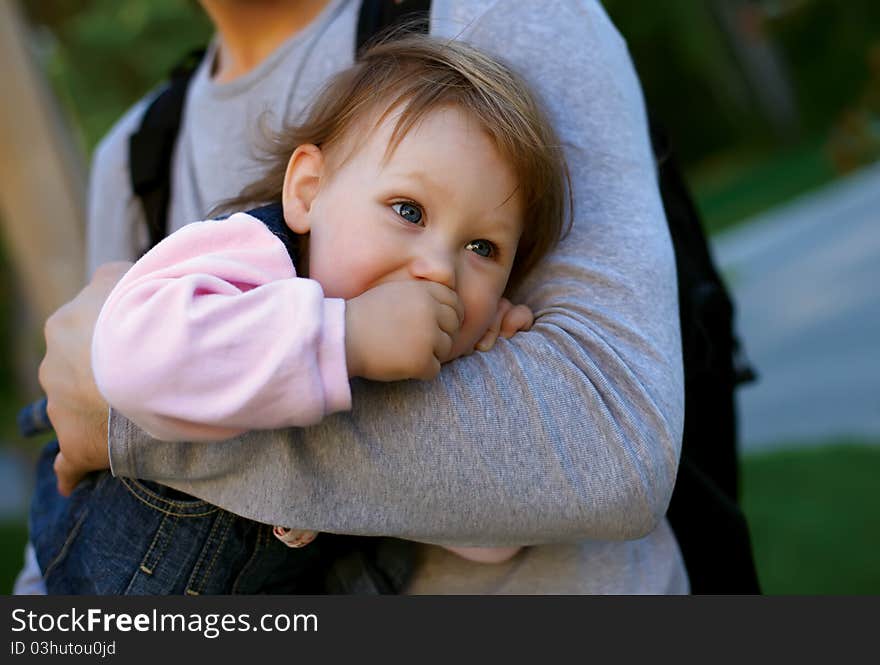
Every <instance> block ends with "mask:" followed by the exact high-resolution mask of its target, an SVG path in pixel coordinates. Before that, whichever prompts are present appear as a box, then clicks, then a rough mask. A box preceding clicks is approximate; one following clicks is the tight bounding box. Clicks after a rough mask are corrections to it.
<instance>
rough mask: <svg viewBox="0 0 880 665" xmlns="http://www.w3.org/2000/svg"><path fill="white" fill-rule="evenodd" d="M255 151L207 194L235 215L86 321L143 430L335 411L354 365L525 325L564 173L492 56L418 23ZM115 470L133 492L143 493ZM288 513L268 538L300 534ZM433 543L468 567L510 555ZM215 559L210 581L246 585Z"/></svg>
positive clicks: (468, 346)
mask: <svg viewBox="0 0 880 665" xmlns="http://www.w3.org/2000/svg"><path fill="white" fill-rule="evenodd" d="M272 159H273V160H274V163H271V164H270V167H269V169H268V171H267V174H268V175H267V176H266V177H265V178H264V179H262V180H261V181H259V182H257V183H255V184H254V185H252V186H251V187H249V188H247V189H246V190H245V191H244V192H243V193H242V195H241V196H240V197H238V198H236V199H235V200H233V201H231V202H228V203H227V204H226V205H225V206H224V209H236V210H246V212H236V213H234V214H231V215H229V216H227V217H224V218H222V219H214V220H210V221H205V222H197V223H193V224H190V225H188V226H186V227H184V228H183V229H181V230H180V231H178V232H177V233H174V234H173V235H171V236H170V237H168V238H167V239H166V240H164V241H163V242H161V243H159V244H158V245H157V246H156V247H155V248H153V249H152V250H151V251H150V252H148V253H147V254H146V255H144V257H143V258H142V259H141V260H139V261H138V262H137V263H136V264H135V265H134V266H133V267H132V268H131V270H130V271H129V272H128V273H127V274H126V275H125V276H124V277H123V279H122V280H121V281H120V282H119V284H118V285H117V286H116V288H115V289H114V290H113V292H112V293H111V294H110V296H109V298H108V299H107V302H106V303H105V305H104V308H103V310H102V312H101V315H100V317H99V319H98V322H97V325H96V329H95V335H94V340H93V348H92V360H93V369H94V373H95V379H96V383H97V385H98V388H99V389H100V391H101V392H102V394H103V395H104V396H105V398H106V399H107V401H108V402H109V404H110V405H111V406H113V407H114V408H115V409H117V410H119V411H120V412H121V413H123V414H125V415H126V416H127V417H128V418H129V419H130V420H132V421H133V422H134V423H136V424H137V425H138V426H140V427H141V428H143V429H144V430H146V431H147V432H149V433H150V434H151V435H153V436H154V437H155V438H158V439H167V440H192V441H214V440H219V439H226V438H230V437H234V436H236V435H238V434H240V433H242V432H244V431H247V430H251V429H278V428H285V427H304V426H308V425H312V424H315V423H317V422H319V421H320V420H321V419H322V418H324V417H326V416H328V415H330V414H332V413H335V412H340V411H346V410H348V409H350V408H351V392H350V386H349V381H350V379H352V378H354V377H360V378H362V379H369V380H376V381H396V380H404V379H430V378H433V377H435V376H436V375H437V374H438V372H439V370H440V366H441V364H443V363H445V362H448V361H451V360H453V359H455V358H457V357H460V356H462V355H465V354H468V353H471V352H472V351H473V350H474V349H478V350H487V349H488V348H491V346H492V345H493V344H494V342H495V340H496V338H497V336H498V335H499V334H501V335H502V336H504V337H510V336H512V335H513V334H514V333H515V332H517V331H520V330H528V328H529V327H530V326H531V324H532V314H531V312H530V311H529V310H528V308H526V307H524V306H517V307H514V306H512V305H511V303H510V302H509V301H508V300H507V299H506V298H505V297H504V296H505V294H509V293H510V292H511V291H512V290H513V289H514V288H515V287H516V286H517V285H518V284H519V283H520V282H521V280H522V279H523V277H524V276H525V275H526V274H527V273H528V271H529V270H530V269H531V268H532V267H533V266H534V265H535V264H536V263H537V262H538V261H539V260H540V259H541V258H542V257H543V256H544V254H546V252H547V251H548V250H549V249H550V248H551V247H552V246H553V245H554V243H556V242H557V240H558V239H559V237H560V235H561V233H562V229H563V219H564V216H565V212H566V205H567V203H568V202H567V199H566V196H567V190H566V179H567V171H566V168H565V164H564V161H563V159H562V156H561V151H560V146H559V144H558V141H557V139H556V138H555V136H554V133H553V131H552V128H551V126H550V124H549V122H548V121H547V120H546V118H545V117H544V116H543V114H542V113H541V111H540V109H539V108H538V106H537V104H536V103H535V101H534V99H533V97H532V95H531V93H530V92H529V90H528V89H527V87H526V86H525V85H524V84H523V83H522V81H520V80H519V78H518V77H516V76H515V75H514V74H512V73H511V72H510V71H509V70H508V69H507V68H505V67H504V66H503V65H501V64H500V63H498V62H497V61H495V60H493V59H491V58H489V57H488V56H486V55H484V54H482V53H480V52H479V51H476V50H475V49H473V48H471V47H468V46H466V45H464V44H462V43H458V42H448V43H447V42H440V41H438V40H435V39H432V38H429V37H424V36H413V37H407V38H404V39H400V40H396V41H393V42H389V43H385V44H380V45H378V46H376V47H374V48H372V49H371V50H370V51H368V52H367V53H366V54H365V55H364V56H363V57H362V58H361V59H360V60H359V61H358V62H357V63H356V64H355V65H354V66H353V67H351V68H349V69H348V70H345V71H344V72H342V73H341V74H339V75H337V76H336V77H335V78H334V79H333V80H332V81H331V82H330V84H329V85H328V86H327V87H326V88H325V90H324V91H323V92H322V93H321V95H320V96H319V97H318V98H317V99H316V101H315V103H314V104H313V106H312V108H311V110H310V112H309V114H308V117H307V118H306V120H305V122H304V123H302V124H300V125H297V126H295V127H292V128H290V129H288V130H287V131H285V132H283V133H282V134H281V135H279V136H278V137H276V139H275V142H274V147H273V158H272ZM255 206H256V207H255ZM114 480H115V479H114ZM107 482H112V481H107ZM119 482H122V483H123V484H124V485H125V486H126V487H127V488H128V489H129V490H131V491H132V495H133V496H135V498H136V499H139V500H140V501H141V502H143V501H144V500H145V499H144V496H149V494H151V493H153V492H149V489H148V488H146V487H144V486H143V485H142V484H140V485H139V484H138V481H133V480H129V479H120V480H119ZM138 489H139V490H140V495H138V494H137V492H136V490H138ZM145 489H147V490H148V494H146V495H145V494H144V490H145ZM74 496H76V493H75V494H74ZM39 499H40V497H39V495H38V497H37V499H36V500H35V501H39ZM149 501H150V500H149V499H147V502H149ZM205 505H207V504H205ZM114 510H115V507H114V506H108V505H104V506H103V508H102V511H103V512H102V513H100V514H96V513H95V512H94V511H92V516H91V517H90V518H89V519H92V520H95V519H98V520H100V519H101V516H102V515H107V514H108V513H110V512H113V511H114ZM37 512H39V511H37ZM50 512H51V513H52V514H53V515H56V516H57V513H58V511H57V510H55V511H54V512H52V511H50ZM62 512H63V511H62ZM238 519H241V520H244V518H238ZM52 526H53V528H56V529H57V528H58V526H59V525H58V524H53V525H52ZM296 526H297V527H300V529H298V530H291V529H286V528H280V527H276V528H275V534H276V535H277V536H278V537H279V538H280V539H281V540H283V541H284V542H285V543H286V544H288V545H290V546H293V547H301V546H303V545H305V544H308V543H309V542H311V541H312V540H313V539H314V535H315V534H314V532H313V531H307V530H302V528H308V526H309V525H296ZM128 528H130V529H132V530H134V531H137V530H138V528H139V527H138V525H137V524H131V525H129V527H128ZM63 530H64V529H63V527H62V531H63ZM71 530H72V527H71ZM158 531H161V525H160V527H158V529H157V534H155V536H154V537H153V538H152V542H151V544H150V545H149V547H150V548H151V549H153V548H154V547H155V541H156V538H158V535H159V534H158ZM227 531H228V529H227ZM211 533H212V534H213V529H212V530H211ZM151 535H152V534H151ZM71 537H73V536H72V535H71ZM201 537H202V538H203V539H209V538H210V536H209V535H204V536H201ZM34 540H35V545H36V549H37V555H38V560H40V563H41V568H42V570H43V572H44V574H46V573H47V571H46V567H44V566H45V565H44V561H48V560H50V559H51V560H52V567H53V569H54V572H55V573H56V575H55V577H56V578H57V579H58V580H60V581H59V583H58V584H57V585H56V589H55V590H54V591H53V589H52V585H51V584H50V581H51V580H50V578H49V577H48V576H47V586H48V587H49V591H50V592H56V593H58V592H66V593H76V592H78V591H77V590H76V589H72V588H71V587H70V585H68V584H67V583H66V582H64V581H61V580H64V579H65V578H67V576H66V575H65V574H63V569H64V566H65V564H64V563H63V561H59V557H60V556H61V552H60V550H61V549H65V547H64V546H59V545H58V543H57V540H58V539H55V540H56V543H55V546H54V549H55V550H59V551H55V552H42V553H41V551H40V550H41V547H40V542H41V539H40V538H34ZM323 540H324V538H323V537H322V539H321V540H320V541H318V542H321V541H323ZM145 542H150V539H149V538H146V539H145ZM316 546H317V543H316V545H315V546H313V547H312V548H309V549H310V550H311V549H313V548H314V547H316ZM44 549H45V548H44ZM48 549H53V548H52V547H51V546H49V548H48ZM66 549H71V548H70V547H67V548H66ZM73 549H75V548H73ZM196 549H198V548H196ZM450 549H452V551H454V552H456V553H458V554H459V555H461V556H464V557H467V558H469V559H472V560H477V561H486V562H489V561H502V560H505V559H507V558H509V557H510V556H513V554H515V553H516V551H517V548H450ZM41 554H42V556H41ZM202 554H204V552H202ZM336 554H338V551H337V550H333V552H331V553H329V554H328V556H330V555H332V556H335V555H336ZM53 555H54V558H53ZM64 556H65V557H66V558H67V559H70V558H71V554H70V553H67V554H65V555H64ZM380 559H381V557H379V558H378V559H377V561H379V563H378V564H376V561H373V562H371V563H372V564H373V565H378V566H379V567H380V568H381V565H382V564H381V560H380ZM91 564H92V565H93V566H94V565H98V564H96V563H95V562H94V561H92V562H91ZM196 567H198V566H197V565H196ZM142 568H143V566H141V569H142ZM212 568H213V567H212ZM226 568H227V569H228V570H226V572H225V573H224V578H223V581H222V583H221V582H216V583H215V584H214V586H212V587H210V588H212V589H220V592H224V591H223V589H224V588H226V589H229V588H235V589H241V588H247V586H246V585H245V586H244V587H242V585H241V584H240V583H239V582H240V580H239V576H240V575H241V570H239V569H237V567H236V565H235V564H229V565H227V566H226ZM367 568H369V566H367ZM135 572H136V571H135ZM151 574H154V573H151ZM224 584H225V585H226V586H225V587H224ZM174 588H176V587H172V586H169V587H168V591H167V592H174V590H173V589H174ZM186 589H187V590H190V587H189V586H187V587H186ZM126 591H127V592H130V591H131V587H130V585H129V587H128V588H127V589H126Z"/></svg>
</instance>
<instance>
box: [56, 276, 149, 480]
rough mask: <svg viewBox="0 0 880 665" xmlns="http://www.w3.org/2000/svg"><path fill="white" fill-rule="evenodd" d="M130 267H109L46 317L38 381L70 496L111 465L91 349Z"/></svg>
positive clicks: (104, 407)
mask: <svg viewBox="0 0 880 665" xmlns="http://www.w3.org/2000/svg"><path fill="white" fill-rule="evenodd" d="M131 265H132V264H131V263H125V262H117V263H107V264H105V265H103V266H101V267H100V268H98V270H97V271H95V275H94V277H93V278H92V281H91V282H90V283H89V284H88V285H87V286H86V287H85V288H84V289H83V290H82V291H80V292H79V294H77V296H76V297H75V298H74V299H73V300H71V301H70V302H69V303H67V304H66V305H63V306H62V307H61V308H60V309H58V311H56V312H55V313H54V314H52V316H50V317H49V318H48V320H47V321H46V326H45V336H46V355H45V357H44V358H43V362H42V363H40V371H39V381H40V385H41V386H42V387H43V390H44V391H45V393H46V399H47V404H46V411H47V413H48V414H49V420H50V421H51V422H52V426H53V428H54V429H55V434H56V435H57V436H58V443H59V446H60V448H61V452H60V453H58V455H57V456H56V458H55V474H56V475H57V477H58V491H59V492H60V493H61V494H63V495H64V496H68V495H69V494H70V493H71V492H72V491H73V489H74V487H76V485H77V483H78V482H79V481H80V480H81V479H82V477H83V476H84V475H85V474H86V473H88V472H90V471H95V470H98V469H106V468H108V467H109V466H110V456H109V452H108V449H107V411H108V409H107V403H106V402H105V401H104V399H103V398H102V397H101V394H100V393H99V392H98V389H97V387H96V386H95V379H94V377H93V376H92V362H91V345H92V333H93V332H94V330H95V321H96V320H97V318H98V314H99V313H100V311H101V307H102V305H103V304H104V301H105V300H106V299H107V296H108V295H109V293H110V291H111V290H112V289H113V287H114V286H115V285H116V282H118V281H119V279H120V278H121V277H122V275H124V274H125V272H126V271H127V270H128V269H129V268H130V267H131Z"/></svg>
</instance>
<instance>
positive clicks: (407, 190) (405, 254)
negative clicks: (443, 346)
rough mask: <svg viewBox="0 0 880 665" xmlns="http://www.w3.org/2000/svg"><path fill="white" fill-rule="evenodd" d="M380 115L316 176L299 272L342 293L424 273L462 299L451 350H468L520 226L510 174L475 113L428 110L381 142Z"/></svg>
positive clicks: (497, 292)
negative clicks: (305, 258) (347, 152)
mask: <svg viewBox="0 0 880 665" xmlns="http://www.w3.org/2000/svg"><path fill="white" fill-rule="evenodd" d="M395 120H396V116H394V117H391V118H389V119H386V120H385V121H384V122H383V123H382V124H381V125H380V126H379V127H378V128H376V130H375V131H373V132H372V134H371V135H370V136H369V138H368V139H367V140H366V142H364V144H363V145H362V146H360V147H358V148H357V149H356V150H355V152H354V153H353V154H352V155H351V156H349V158H348V159H347V160H345V161H343V162H342V164H341V165H339V166H338V167H337V168H335V169H334V170H333V172H332V175H330V176H329V178H324V179H323V180H322V182H321V185H320V189H319V191H318V193H317V195H316V196H315V199H314V200H313V202H312V205H311V207H310V210H309V212H308V215H309V222H310V226H311V237H310V240H309V277H311V278H312V279H316V280H317V281H318V282H320V283H321V285H322V286H323V288H324V294H325V296H326V297H331V298H345V299H350V298H353V297H355V296H358V295H360V294H362V293H363V292H365V291H367V290H368V289H370V288H372V287H374V286H377V285H379V284H382V283H385V282H391V281H396V280H411V279H417V280H431V281H435V282H439V283H441V284H444V285H446V286H447V287H449V288H451V289H453V290H454V291H455V292H456V293H457V294H458V297H459V299H460V300H461V302H462V304H463V306H464V320H463V323H462V327H461V329H460V330H459V332H458V334H457V335H456V336H455V338H454V344H453V350H452V357H453V358H455V357H458V356H460V355H463V354H465V353H468V352H469V351H470V350H471V349H473V346H474V344H475V343H476V342H477V341H478V340H479V339H480V338H481V337H482V336H483V334H484V333H485V331H486V330H487V329H488V327H489V325H490V324H491V322H492V319H493V317H494V315H495V312H496V309H497V307H498V301H499V299H500V298H501V296H502V294H503V293H504V289H505V286H506V285H507V278H508V276H509V274H510V269H511V267H512V265H513V259H514V256H515V254H516V247H517V243H518V242H519V237H520V235H521V233H522V227H523V219H522V216H523V213H522V204H521V201H520V197H519V196H518V195H517V193H516V184H517V183H516V179H515V177H514V173H513V171H512V169H511V168H510V166H509V165H508V164H506V163H505V162H504V161H502V159H501V157H500V155H499V154H498V151H497V150H496V148H495V146H494V144H493V142H492V140H491V139H490V138H489V136H488V135H487V134H485V132H484V131H483V130H482V128H481V127H480V126H479V124H478V123H477V121H476V120H474V119H473V118H471V117H470V116H468V115H467V114H466V113H464V112H462V111H460V110H458V109H454V108H450V109H441V110H438V111H434V112H432V113H430V114H429V115H428V116H427V117H426V118H424V120H423V121H422V122H420V123H419V124H417V125H416V126H414V127H413V128H412V129H411V130H410V131H409V133H408V134H407V135H406V136H405V137H404V138H403V139H402V141H401V142H400V143H399V145H398V146H397V148H396V150H395V151H394V152H393V153H392V155H391V156H390V158H387V156H386V148H387V146H388V143H389V139H390V137H391V133H392V131H393V128H394V122H395Z"/></svg>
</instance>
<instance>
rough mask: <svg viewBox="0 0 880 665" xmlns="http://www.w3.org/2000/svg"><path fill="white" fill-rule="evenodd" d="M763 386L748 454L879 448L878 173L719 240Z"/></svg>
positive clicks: (752, 414) (744, 429)
mask: <svg viewBox="0 0 880 665" xmlns="http://www.w3.org/2000/svg"><path fill="white" fill-rule="evenodd" d="M713 246H714V251H715V256H716V258H717V260H718V263H719V264H720V265H721V267H722V269H723V270H724V273H725V275H726V276H727V279H728V283H729V285H730V286H731V288H732V290H733V293H734V298H735V300H736V305H737V313H738V317H737V327H738V329H739V332H740V336H741V337H742V338H743V340H744V342H745V346H746V350H747V353H748V355H749V357H750V358H751V360H752V362H753V364H754V365H755V367H756V368H757V370H758V372H759V374H760V381H759V382H758V383H756V384H752V385H751V386H747V387H745V388H743V389H742V390H741V391H740V393H739V404H740V421H741V439H742V446H743V450H746V451H749V450H759V449H763V448H767V447H771V446H774V445H778V444H783V443H790V442H798V443H802V444H809V443H812V442H815V443H821V442H823V441H826V440H827V439H828V438H830V437H836V436H847V435H852V436H855V437H863V438H866V437H870V438H874V439H875V440H880V164H876V165H874V166H872V167H869V168H867V169H865V170H863V171H860V172H859V173H857V174H855V175H853V176H850V177H848V178H846V179H845V180H841V181H837V182H835V183H833V184H832V185H830V186H828V187H827V188H824V189H822V190H819V191H816V192H813V193H810V194H808V195H806V196H803V197H802V198H799V199H797V200H796V201H794V202H792V203H790V204H787V205H785V206H783V207H780V208H776V209H774V210H772V211H769V212H767V213H765V214H762V215H760V216H759V217H756V218H755V219H753V220H752V221H751V222H750V223H748V224H747V225H744V226H741V227H738V228H736V229H734V230H732V231H731V232H729V233H726V234H722V235H720V236H718V237H716V238H714V239H713Z"/></svg>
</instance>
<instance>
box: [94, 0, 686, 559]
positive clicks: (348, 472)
mask: <svg viewBox="0 0 880 665" xmlns="http://www.w3.org/2000/svg"><path fill="white" fill-rule="evenodd" d="M436 4H437V5H438V6H439V5H442V4H443V3H442V2H439V3H436ZM449 5H450V6H452V7H453V9H456V8H457V9H460V10H461V13H458V14H456V15H455V16H454V17H453V16H452V15H451V14H450V15H449V16H437V15H435V17H434V23H435V25H436V27H437V29H438V30H439V31H440V32H441V33H444V32H445V33H446V34H449V35H452V34H457V33H458V32H459V31H460V29H461V27H462V24H463V23H464V24H466V25H467V26H468V28H467V30H466V31H465V32H464V37H465V38H467V39H468V41H470V42H472V43H473V44H474V45H475V46H477V47H480V48H484V49H486V50H488V51H490V52H494V53H496V54H499V55H501V56H502V57H505V58H506V59H507V60H508V61H509V62H510V63H511V64H512V65H513V66H514V67H515V68H516V69H518V70H519V71H520V72H521V73H522V74H523V75H524V76H525V77H526V78H527V80H528V81H529V83H530V84H531V85H532V86H533V87H534V89H535V90H536V92H537V93H538V95H539V97H540V98H541V99H542V100H543V102H544V104H545V106H546V107H547V109H548V111H549V113H550V115H551V117H552V119H553V121H554V123H555V124H556V126H557V129H558V131H559V134H560V136H561V138H562V140H563V142H564V144H565V148H566V156H567V158H568V161H569V166H570V169H571V175H572V182H573V187H574V197H575V211H574V212H575V222H574V227H573V229H572V231H571V233H570V234H569V235H568V237H567V238H566V239H565V240H564V242H563V243H562V244H561V246H560V247H559V248H558V249H557V250H556V251H555V252H554V253H553V254H552V255H551V256H550V257H549V258H548V259H547V260H546V261H545V262H543V264H542V265H541V266H540V267H539V268H538V269H537V270H536V271H535V273H534V274H533V276H532V277H531V278H530V279H528V280H527V281H526V282H525V283H524V285H523V287H522V289H521V290H520V293H519V294H518V298H517V300H518V301H519V302H523V303H525V304H527V305H529V306H530V307H531V308H532V310H533V311H534V312H535V314H536V321H535V324H534V326H533V327H532V330H531V331H530V332H527V333H520V334H518V335H516V336H515V337H514V338H513V339H512V340H509V341H505V340H500V341H499V342H498V343H497V344H496V346H495V348H494V349H493V350H492V351H491V352H489V353H478V354H474V355H471V356H468V357H465V358H461V359H459V360H456V361H454V362H452V363H450V364H449V365H447V366H446V367H445V368H444V370H443V372H442V373H441V375H440V377H438V379H436V380H435V381H432V382H400V383H396V384H376V383H369V382H353V385H352V392H353V409H352V411H351V412H349V413H345V414H337V415H335V416H332V417H330V418H327V419H325V420H324V421H323V422H322V423H321V424H319V425H317V426H315V427H311V428H307V429H304V430H286V431H275V432H262V433H249V434H246V435H244V436H243V437H241V438H239V439H236V440H232V441H228V442H224V443H223V444H222V445H217V444H199V443H190V444H186V443H181V444H178V443H168V442H158V441H153V440H150V439H149V438H148V437H147V436H145V434H144V433H143V432H142V431H140V430H138V428H136V427H134V426H132V425H131V423H129V422H127V421H126V420H125V419H124V418H120V417H119V415H118V414H112V415H111V420H110V431H111V439H110V440H111V445H110V453H111V461H112V465H113V470H114V473H116V474H117V475H131V476H138V477H145V478H150V479H155V480H159V481H162V482H165V483H167V484H169V485H173V486H175V487H177V488H179V489H182V490H184V491H187V492H190V493H192V494H195V495H198V496H200V497H202V498H204V499H207V500H209V501H212V502H214V503H217V504H219V505H221V506H223V507H225V508H228V509H230V510H233V511H235V512H238V513H241V514H244V515H246V516H250V517H253V518H255V519H258V520H261V521H264V522H269V523H281V524H296V525H297V526H301V527H304V528H312V529H318V530H322V531H334V532H344V533H360V534H373V535H394V536H399V537H403V538H408V539H414V540H422V541H427V542H435V543H441V544H447V545H450V544H451V545H458V546H473V545H516V544H526V543H539V542H548V541H559V540H577V539H584V538H594V539H605V540H608V539H629V538H638V537H641V536H643V535H645V534H647V533H649V532H650V531H652V530H653V529H654V527H655V526H656V525H657V523H658V521H659V520H660V519H661V518H662V516H663V515H664V513H665V510H666V507H667V504H668V500H669V497H670V495H671V491H672V486H673V482H674V479H675V474H676V468H677V460H678V454H679V448H680V436H681V430H682V419H683V379H682V368H681V358H680V339H679V330H678V310H677V300H676V298H677V296H676V286H675V273H674V270H675V268H674V257H673V253H672V247H671V244H670V241H669V237H668V231H667V228H666V223H665V220H664V216H663V211H662V204H661V201H660V197H659V193H658V190H657V184H656V174H655V168H654V163H653V157H652V153H651V150H650V145H649V140H648V135H647V129H646V122H645V113H644V107H643V101H642V96H641V91H640V88H639V84H638V81H637V79H636V76H635V72H634V70H633V67H632V64H631V61H630V59H629V55H628V53H627V49H626V45H625V43H624V41H623V40H622V39H621V38H620V36H619V35H618V34H617V32H616V30H615V29H614V27H613V26H612V25H611V23H610V22H609V20H608V19H607V17H606V16H605V14H604V12H603V10H602V9H601V7H600V6H599V4H598V3H596V2H592V1H587V0H585V1H582V2H574V1H569V2H565V1H562V0H560V1H556V2H547V3H540V4H538V3H521V2H517V1H515V0H498V1H496V2H492V3H481V2H473V3H470V5H471V6H473V7H476V8H480V7H482V5H488V7H485V8H484V9H485V10H484V11H483V10H482V9H481V11H482V14H481V15H480V16H478V17H477V16H469V15H468V12H467V7H468V4H467V3H454V2H453V3H449ZM439 11H440V8H439V7H438V12H439ZM453 18H454V20H453ZM471 19H473V20H471Z"/></svg>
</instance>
